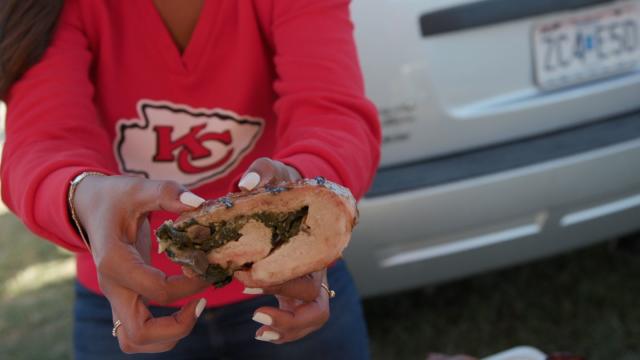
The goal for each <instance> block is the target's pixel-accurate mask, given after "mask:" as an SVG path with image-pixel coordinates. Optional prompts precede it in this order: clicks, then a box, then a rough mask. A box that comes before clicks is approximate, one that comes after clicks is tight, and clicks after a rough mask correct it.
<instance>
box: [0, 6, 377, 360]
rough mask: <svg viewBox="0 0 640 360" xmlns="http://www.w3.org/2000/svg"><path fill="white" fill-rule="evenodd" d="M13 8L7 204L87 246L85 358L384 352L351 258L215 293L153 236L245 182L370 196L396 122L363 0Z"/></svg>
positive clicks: (82, 285) (0, 61)
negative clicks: (320, 184)
mask: <svg viewBox="0 0 640 360" xmlns="http://www.w3.org/2000/svg"><path fill="white" fill-rule="evenodd" d="M3 4H4V5H3V6H4V7H3V8H2V10H0V11H1V12H0V16H1V18H0V21H1V22H0V24H1V25H2V31H1V33H0V69H2V74H1V76H0V96H2V97H3V98H5V99H6V101H7V104H8V112H7V124H6V144H5V147H4V154H3V158H2V197H3V200H4V201H5V202H6V204H7V205H8V206H9V208H10V209H11V210H12V211H13V212H14V213H16V214H17V215H18V216H19V217H20V218H21V219H22V221H24V223H25V224H26V225H27V226H28V227H29V228H30V229H31V230H32V231H33V232H34V233H36V234H38V235H40V236H41V237H44V238H46V239H49V240H51V241H52V242H54V243H56V244H58V245H60V246H62V247H65V248H67V249H70V250H72V251H74V252H76V254H77V262H78V267H77V268H78V272H77V274H78V284H77V287H76V304H75V322H74V326H75V328H74V329H75V330H74V351H75V355H76V357H77V358H78V359H114V358H118V356H124V355H123V354H122V352H121V351H120V350H122V351H124V352H126V353H157V354H155V355H154V357H152V358H158V359H164V358H180V359H191V358H201V357H202V358H208V359H211V358H248V357H249V356H257V357H259V358H277V359H291V358H301V357H303V356H304V357H305V358H323V359H324V358H335V359H343V358H345V359H347V358H348V359H364V358H367V357H368V350H367V342H366V330H365V326H364V321H363V318H362V311H361V308H360V305H359V301H358V297H357V294H356V292H355V289H354V286H353V283H352V281H351V278H350V277H349V274H348V272H347V270H346V268H345V266H344V264H343V263H342V262H338V263H337V264H336V265H335V266H333V267H331V268H330V269H328V271H321V272H317V273H314V274H309V275H308V276H305V277H303V278H300V279H296V280H294V281H291V282H289V283H286V284H283V285H282V286H278V287H274V288H270V289H245V288H244V287H243V286H242V284H240V283H238V282H235V281H234V282H233V283H232V284H230V285H229V286H227V287H225V288H223V289H217V290H216V289H213V288H212V287H210V286H208V285H207V284H203V283H202V282H201V281H200V280H198V279H189V278H187V277H184V276H182V275H180V274H181V271H180V268H179V267H177V266H176V265H174V264H172V263H170V262H169V261H168V260H167V259H166V258H165V257H163V256H161V255H158V254H156V253H157V251H156V250H157V244H156V243H155V240H152V236H151V231H150V230H151V229H155V228H157V227H158V225H159V224H161V223H162V222H163V221H165V220H166V219H168V218H171V217H174V216H175V214H176V213H180V212H182V211H186V210H189V209H191V208H192V207H195V206H198V205H199V204H200V203H201V202H202V201H203V200H202V199H203V198H215V197H218V196H221V195H223V194H225V193H227V192H228V191H230V190H238V188H237V184H238V181H239V183H240V187H241V188H243V189H251V188H253V187H255V186H259V185H263V184H266V183H269V182H274V181H280V180H287V181H291V180H295V179H298V178H300V177H307V178H309V177H315V176H318V175H321V176H324V177H326V178H328V179H330V180H333V181H336V182H338V183H342V184H344V185H345V186H348V187H349V188H350V189H351V190H352V192H353V193H354V195H355V196H356V197H361V196H362V195H363V193H364V192H365V191H366V189H367V187H368V186H369V184H370V182H371V179H372V176H373V174H374V171H375V169H376V166H377V164H378V159H379V145H380V129H379V125H378V119H377V116H376V112H375V109H374V107H373V105H372V104H371V103H370V102H369V101H368V100H367V99H366V98H365V96H364V94H363V93H364V90H363V83H362V78H361V73H360V69H359V65H358V61H357V55H356V51H355V46H354V42H353V37H352V30H353V29H352V23H351V21H350V18H349V8H348V7H349V1H348V0H322V1H317V0H208V1H203V0H188V1H186V0H183V1H179V2H178V1H172V0H136V1H127V0H110V1H93V0H91V1H90V0H66V1H64V3H62V1H50V0H48V1H37V0H9V1H5V2H3ZM59 9H61V10H60V13H59V14H58V10H59ZM49 35H51V36H50V38H49ZM45 49H46V50H45ZM187 189H189V190H187ZM150 254H151V255H150ZM327 272H328V278H327ZM321 283H325V284H326V285H329V286H331V288H332V289H333V290H335V291H336V293H337V296H336V298H334V299H332V300H331V308H329V296H328V291H324V290H323V288H322V287H321ZM263 293H264V294H274V295H276V298H277V300H278V301H276V300H275V298H274V297H272V296H259V295H258V294H263ZM149 304H150V305H149ZM205 304H206V309H205ZM158 305H161V306H158ZM176 307H179V309H176ZM330 311H331V316H329V312H330ZM252 319H253V321H252ZM111 332H113V335H115V336H116V337H117V340H116V339H114V338H112V337H111ZM254 336H255V339H257V340H262V341H255V340H254Z"/></svg>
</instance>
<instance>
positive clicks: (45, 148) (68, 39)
mask: <svg viewBox="0 0 640 360" xmlns="http://www.w3.org/2000/svg"><path fill="white" fill-rule="evenodd" d="M79 19H80V16H79V9H78V7H77V4H76V1H74V0H67V1H65V7H64V9H63V13H62V14H61V17H60V19H59V23H58V27H57V29H56V32H55V33H54V35H53V38H52V42H51V44H50V46H49V48H48V49H47V51H46V52H45V54H44V56H43V58H42V59H41V61H40V62H39V63H37V64H36V65H35V66H33V67H32V68H31V69H30V70H29V71H28V72H27V73H26V74H25V75H24V76H23V77H22V79H21V80H19V81H18V82H17V83H16V84H15V85H14V86H13V87H12V89H11V91H10V93H9V95H8V97H7V100H8V101H7V118H6V128H5V132H6V142H5V145H4V150H3V154H2V163H1V169H0V173H1V180H2V199H3V201H4V202H5V204H6V205H7V206H8V207H9V208H10V209H11V210H12V211H13V212H14V213H15V214H16V215H17V216H18V217H19V218H20V219H21V220H22V221H23V222H24V223H25V224H26V225H27V227H28V228H29V229H31V230H32V231H33V232H34V233H35V234H37V235H39V236H41V237H44V238H46V239H49V240H51V241H52V242H54V243H56V244H58V245H60V246H63V247H65V248H67V249H69V250H72V251H84V250H85V248H84V245H83V243H82V240H81V239H80V237H79V236H78V234H77V233H76V231H75V229H74V227H73V226H72V223H71V221H70V218H69V215H68V213H67V191H68V188H69V185H70V181H71V180H72V179H73V178H74V177H75V176H76V175H78V174H79V173H81V172H83V171H99V172H103V173H107V174H113V173H116V169H117V167H116V165H115V161H114V159H113V155H112V151H111V142H110V140H109V137H108V134H107V132H106V130H105V129H104V127H103V125H102V124H101V123H100V121H99V119H98V115H97V113H96V109H95V107H94V104H93V91H94V90H93V85H92V83H91V81H90V76H89V72H90V66H91V62H92V55H91V52H90V50H89V45H88V42H87V39H86V37H85V35H84V33H83V31H82V28H81V24H80V21H79Z"/></svg>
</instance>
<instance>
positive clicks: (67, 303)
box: [0, 214, 73, 360]
mask: <svg viewBox="0 0 640 360" xmlns="http://www.w3.org/2000/svg"><path fill="white" fill-rule="evenodd" d="M70 265H71V273H72V272H73V267H72V265H73V258H72V256H71V254H69V253H67V252H64V251H62V250H59V249H58V248H56V247H55V246H54V245H51V244H50V243H48V242H46V241H43V240H40V239H38V238H36V237H35V236H33V235H32V234H31V233H29V232H27V231H26V230H25V228H24V227H23V226H22V224H21V223H20V222H19V221H18V220H16V218H15V217H13V216H12V215H9V214H4V215H1V216H0V334H2V335H0V359H15V360H20V359H70V358H71V305H72V299H73V292H72V290H73V280H72V278H71V277H70Z"/></svg>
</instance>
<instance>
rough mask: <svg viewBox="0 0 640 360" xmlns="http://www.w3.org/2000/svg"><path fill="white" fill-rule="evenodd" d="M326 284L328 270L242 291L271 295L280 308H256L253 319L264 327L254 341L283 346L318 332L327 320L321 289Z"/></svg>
mask: <svg viewBox="0 0 640 360" xmlns="http://www.w3.org/2000/svg"><path fill="white" fill-rule="evenodd" d="M322 283H324V284H327V270H326V269H325V270H322V271H316V272H314V273H311V274H307V275H306V276H303V277H299V278H297V279H294V280H291V281H288V282H286V283H284V284H282V285H278V286H273V287H268V288H263V289H245V292H248V293H260V290H261V291H262V293H264V294H273V295H275V296H276V298H277V299H278V305H279V308H274V307H268V306H264V307H261V308H258V309H257V310H256V311H255V313H254V315H253V320H254V321H256V322H258V323H260V324H263V325H264V326H262V327H261V328H260V329H258V331H257V332H256V339H257V340H262V341H270V342H273V343H276V344H283V343H286V342H290V341H295V340H298V339H300V338H302V337H304V336H306V335H308V334H310V333H312V332H314V331H316V330H318V329H320V328H321V327H322V326H323V325H324V324H325V323H326V322H327V320H329V293H328V291H325V290H324V289H322V287H321V284H322Z"/></svg>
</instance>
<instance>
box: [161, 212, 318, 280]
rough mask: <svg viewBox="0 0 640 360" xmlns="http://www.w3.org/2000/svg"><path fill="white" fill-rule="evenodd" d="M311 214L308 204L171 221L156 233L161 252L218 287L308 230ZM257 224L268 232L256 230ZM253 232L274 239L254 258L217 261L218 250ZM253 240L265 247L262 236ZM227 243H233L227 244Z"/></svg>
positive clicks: (266, 243)
mask: <svg viewBox="0 0 640 360" xmlns="http://www.w3.org/2000/svg"><path fill="white" fill-rule="evenodd" d="M308 213H309V207H308V206H304V207H302V208H300V209H297V210H294V211H289V212H270V211H261V212H256V213H253V214H250V215H240V216H236V217H234V218H232V219H230V220H226V221H225V220H223V221H217V222H212V223H200V222H198V220H197V219H195V218H192V219H190V220H189V221H185V222H183V223H181V224H178V225H174V224H173V223H172V222H170V221H169V222H166V223H165V224H163V225H162V226H161V227H160V228H158V230H157V231H156V236H157V237H158V242H159V250H160V252H163V251H164V252H166V253H167V255H168V256H169V257H170V258H171V259H172V260H173V261H175V262H177V263H180V264H182V265H185V266H187V267H188V268H189V269H191V270H192V271H193V272H194V273H196V274H198V275H199V276H201V277H203V278H204V279H205V280H206V281H208V282H210V283H212V284H213V285H214V286H216V287H222V286H225V285H226V284H228V283H229V282H230V281H231V278H232V275H233V272H234V271H237V270H243V269H248V268H250V267H251V265H252V264H253V262H255V261H258V260H261V259H262V258H264V257H266V256H268V255H269V254H271V253H272V252H273V251H275V250H277V249H278V248H279V247H281V246H282V245H284V244H286V243H287V242H288V241H289V240H290V239H291V238H292V237H294V236H296V235H298V234H299V233H300V232H301V231H302V232H307V233H308V232H309V228H308V226H307V225H306V224H305V220H306V218H307V215H308ZM257 224H258V225H259V226H260V227H261V228H263V229H264V231H256V230H255V229H256V225H257ZM244 230H246V231H244ZM245 232H246V233H245ZM251 232H253V233H259V234H262V235H264V236H268V235H269V234H270V238H267V239H263V240H265V241H266V242H265V241H263V242H262V243H261V244H264V246H262V247H263V249H262V251H260V250H259V249H255V251H254V254H253V257H254V258H251V259H244V258H240V257H236V258H235V259H236V261H227V263H220V262H217V261H215V260H216V259H217V257H216V254H217V253H220V252H222V251H224V250H225V249H227V248H232V246H231V245H232V244H230V243H233V242H240V241H242V240H243V239H244V238H246V239H249V238H250V237H251V235H250V233H251ZM251 241H252V242H255V244H254V248H256V247H260V246H261V244H259V243H257V242H259V239H256V240H253V239H251ZM227 244H229V245H230V246H227V247H225V245H227ZM245 249H246V247H245ZM244 252H245V255H246V251H244ZM245 257H246V256H245ZM255 257H257V258H255ZM238 259H242V260H241V261H242V263H238V261H237V260H238ZM210 260H214V261H213V262H212V261H210Z"/></svg>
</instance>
